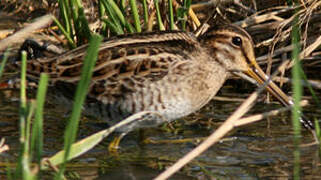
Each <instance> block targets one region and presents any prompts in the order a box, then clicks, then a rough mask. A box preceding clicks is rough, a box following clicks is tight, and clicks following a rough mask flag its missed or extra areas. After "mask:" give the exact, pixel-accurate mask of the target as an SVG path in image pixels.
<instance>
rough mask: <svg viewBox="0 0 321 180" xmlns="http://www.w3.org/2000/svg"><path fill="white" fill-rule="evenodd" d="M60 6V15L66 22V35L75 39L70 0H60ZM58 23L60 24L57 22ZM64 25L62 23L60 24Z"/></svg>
mask: <svg viewBox="0 0 321 180" xmlns="http://www.w3.org/2000/svg"><path fill="white" fill-rule="evenodd" d="M58 6H59V9H60V13H61V14H60V17H61V19H62V22H63V24H64V30H65V33H64V35H65V36H66V37H67V36H68V37H69V38H70V39H73V38H74V37H73V34H74V33H73V29H72V22H71V20H72V18H71V12H70V8H69V7H70V4H69V0H58ZM57 25H58V24H57ZM60 26H61V27H63V26H62V25H60ZM58 27H59V25H58Z"/></svg>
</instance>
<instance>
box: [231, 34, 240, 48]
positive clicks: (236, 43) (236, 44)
mask: <svg viewBox="0 0 321 180" xmlns="http://www.w3.org/2000/svg"><path fill="white" fill-rule="evenodd" d="M232 43H233V44H234V45H235V46H239V47H241V46H242V39H241V38H240V37H238V36H235V37H233V38H232Z"/></svg>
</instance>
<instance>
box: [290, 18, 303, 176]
mask: <svg viewBox="0 0 321 180" xmlns="http://www.w3.org/2000/svg"><path fill="white" fill-rule="evenodd" d="M297 23H298V17H297V16H296V17H295V19H294V21H293V26H292V45H293V51H292V61H294V66H293V68H292V79H293V85H292V89H293V93H294V94H293V102H294V105H293V108H292V124H293V131H294V134H293V143H294V147H295V149H294V152H293V155H294V168H293V178H294V179H296V180H298V179H300V149H299V148H300V147H299V145H300V142H301V139H300V137H301V123H300V112H301V107H300V101H301V98H302V84H301V76H300V74H301V73H300V68H301V67H300V59H299V54H300V45H299V41H300V32H299V26H298V24H297Z"/></svg>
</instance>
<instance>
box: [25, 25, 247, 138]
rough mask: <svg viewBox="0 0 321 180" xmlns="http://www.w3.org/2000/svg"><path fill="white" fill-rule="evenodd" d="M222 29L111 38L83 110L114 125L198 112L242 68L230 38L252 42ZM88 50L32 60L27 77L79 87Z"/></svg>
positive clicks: (101, 52)
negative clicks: (144, 114)
mask: <svg viewBox="0 0 321 180" xmlns="http://www.w3.org/2000/svg"><path fill="white" fill-rule="evenodd" d="M233 28H234V29H233ZM223 31H224V29H223V30H222V29H218V30H217V29H215V30H210V31H209V32H207V33H205V34H204V35H203V36H201V37H199V38H196V37H195V36H194V35H193V34H191V33H185V32H176V31H174V32H156V33H147V34H135V35H129V36H122V37H117V38H112V39H107V40H106V41H104V42H103V43H102V44H101V46H100V48H99V55H98V60H97V63H96V66H95V68H94V72H93V77H92V81H91V84H90V87H89V92H88V100H87V103H86V105H85V108H84V109H85V112H86V113H87V114H90V115H94V116H96V117H99V118H103V119H105V120H106V121H107V122H108V123H110V124H114V123H116V122H119V121H120V120H122V119H124V118H126V117H128V116H129V115H131V114H133V113H136V112H140V111H155V112H158V113H160V114H161V115H162V116H164V118H165V119H167V120H168V121H171V120H174V119H177V118H180V117H183V116H186V115H188V114H190V113H192V112H195V111H196V110H198V109H200V108H201V107H203V106H204V105H205V104H207V103H208V102H209V101H210V100H211V99H212V97H213V96H215V94H216V93H217V91H218V90H219V89H220V88H221V86H222V85H223V83H224V82H225V80H226V79H227V78H228V76H229V68H231V69H233V68H235V67H241V66H243V64H242V62H241V61H237V59H238V56H241V55H242V54H240V53H241V51H239V50H238V49H237V48H235V47H233V46H232V45H230V42H229V41H230V38H231V36H235V35H238V36H241V37H243V38H244V40H246V41H248V42H249V43H248V44H249V46H250V45H251V44H252V41H251V39H249V37H248V36H247V33H246V32H245V34H246V35H244V31H243V30H240V29H239V28H235V27H234V26H232V27H231V28H229V29H227V33H226V32H224V33H225V34H224V36H222V35H220V34H221V33H222V32H223ZM239 31H241V32H242V33H239ZM87 46H88V45H83V46H80V47H78V48H76V49H74V50H71V51H68V52H66V53H64V54H61V55H59V56H57V57H54V58H41V59H34V60H28V65H27V66H28V70H27V72H28V77H29V78H31V79H38V77H39V74H40V73H41V72H46V73H48V74H49V75H50V80H51V82H52V84H53V85H55V84H60V85H61V84H66V85H67V84H69V85H76V84H77V82H78V81H79V79H80V73H81V67H82V61H83V58H84V55H85V51H86V48H87ZM234 51H235V52H234ZM247 51H253V47H252V46H251V47H249V49H248V50H247ZM234 64H235V65H234ZM233 70H234V69H233ZM241 70H242V69H241ZM163 121H164V120H162V119H159V118H157V117H155V119H154V120H153V122H152V123H150V121H149V122H148V123H145V124H144V123H137V124H136V125H134V126H130V127H127V128H126V127H125V128H122V129H120V131H122V132H128V131H131V130H133V129H135V128H138V127H145V126H151V125H152V126H155V125H158V124H160V123H163ZM142 122H143V121H142Z"/></svg>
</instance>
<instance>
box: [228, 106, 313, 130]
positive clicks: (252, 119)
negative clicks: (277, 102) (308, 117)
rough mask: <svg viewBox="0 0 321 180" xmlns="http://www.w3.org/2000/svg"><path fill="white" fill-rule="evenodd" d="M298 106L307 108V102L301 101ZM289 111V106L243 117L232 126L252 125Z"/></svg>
mask: <svg viewBox="0 0 321 180" xmlns="http://www.w3.org/2000/svg"><path fill="white" fill-rule="evenodd" d="M300 105H301V106H302V107H304V106H307V105H308V101H307V100H303V101H301V103H300ZM289 110H291V107H290V106H289V107H283V108H279V109H276V110H272V111H269V112H265V113H261V114H255V115H251V116H249V117H245V118H241V119H239V120H238V121H236V122H235V123H234V126H235V127H239V126H243V125H246V124H251V123H254V122H256V121H260V120H262V119H265V118H267V117H270V116H276V115H278V114H280V113H282V112H285V111H289Z"/></svg>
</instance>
